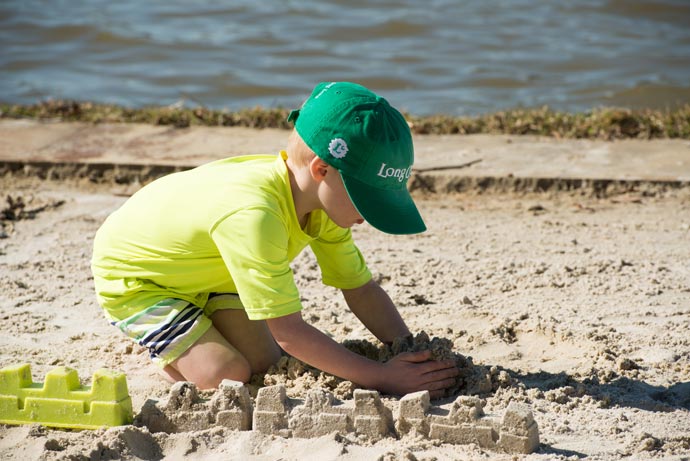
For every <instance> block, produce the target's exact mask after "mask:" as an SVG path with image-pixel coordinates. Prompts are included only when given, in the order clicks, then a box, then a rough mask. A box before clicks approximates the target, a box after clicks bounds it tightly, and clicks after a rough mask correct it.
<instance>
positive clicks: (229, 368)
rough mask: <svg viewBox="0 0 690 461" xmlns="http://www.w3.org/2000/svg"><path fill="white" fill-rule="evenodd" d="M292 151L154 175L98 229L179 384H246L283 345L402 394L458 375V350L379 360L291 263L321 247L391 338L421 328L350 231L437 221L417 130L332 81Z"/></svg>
mask: <svg viewBox="0 0 690 461" xmlns="http://www.w3.org/2000/svg"><path fill="white" fill-rule="evenodd" d="M288 120H289V121H293V122H294V123H295V130H294V131H293V132H292V134H291V135H290V137H289V139H288V145H287V150H286V151H283V152H280V154H279V155H278V156H274V155H271V156H267V155H252V156H242V157H234V158H228V159H224V160H219V161H216V162H212V163H209V164H206V165H202V166H200V167H198V168H195V169H193V170H189V171H185V172H180V173H175V174H171V175H168V176H166V177H163V178H160V179H158V180H156V181H154V182H152V183H150V184H148V185H147V186H145V187H143V188H142V189H141V190H139V191H138V192H137V193H136V194H134V195H133V196H132V197H131V198H130V199H129V200H127V202H126V203H125V204H124V205H123V206H122V207H121V208H120V209H118V210H117V211H115V212H114V213H113V214H111V215H110V216H109V217H108V218H107V219H106V221H105V222H104V224H103V225H102V226H101V228H100V229H99V230H98V232H97V234H96V237H95V241H94V252H93V259H92V271H93V275H94V282H95V286H96V292H97V295H98V301H99V303H100V304H101V306H102V307H103V309H104V310H105V314H106V317H107V318H108V319H109V320H110V321H111V322H112V324H113V325H115V326H117V327H118V328H119V329H120V330H122V331H123V332H124V333H125V334H126V335H128V336H129V337H130V338H132V339H133V340H135V341H136V342H137V343H138V344H140V345H142V346H144V347H146V348H148V350H149V351H150V356H151V359H152V360H153V361H154V362H155V363H156V364H157V365H159V366H160V367H161V368H162V370H163V371H164V373H165V374H166V375H167V376H168V377H169V378H171V379H172V380H175V381H191V382H193V383H195V384H196V385H197V386H199V387H200V388H213V387H217V386H218V384H219V383H220V381H221V380H223V379H226V378H227V379H233V380H237V381H243V382H247V381H248V380H249V379H250V377H251V375H252V374H254V373H258V372H263V371H266V370H267V368H268V367H269V366H270V365H271V364H273V363H275V362H276V361H277V360H278V359H279V357H280V355H281V348H282V349H283V350H284V351H285V352H287V353H289V354H290V355H292V356H294V357H296V358H298V359H300V360H302V361H304V362H306V363H308V364H310V365H312V366H314V367H316V368H319V369H320V370H323V371H325V372H328V373H331V374H334V375H336V376H339V377H341V378H344V379H348V380H351V381H353V382H355V383H357V384H359V385H361V386H364V387H367V388H374V389H378V390H380V391H383V392H386V393H390V394H398V395H401V394H405V393H409V392H415V391H419V390H429V391H430V392H431V395H432V396H441V395H442V394H443V390H444V389H445V388H447V387H449V386H451V385H453V384H454V383H455V377H456V376H457V373H458V371H457V369H456V368H455V363H454V362H453V361H432V360H430V359H431V356H430V353H429V352H428V351H426V352H415V353H404V354H400V355H398V356H396V357H394V358H393V359H392V360H390V361H388V362H386V363H379V362H376V361H373V360H369V359H367V358H365V357H362V356H359V355H357V354H355V353H353V352H350V351H348V350H347V349H346V348H344V347H343V346H342V345H340V344H338V343H337V342H335V341H333V340H332V339H330V338H329V337H328V336H327V335H325V334H324V333H322V332H321V331H320V330H318V329H316V328H314V327H312V326H311V325H309V324H307V323H306V322H305V321H304V320H303V319H302V315H301V310H302V305H301V303H300V296H299V293H298V291H297V287H296V285H295V281H294V277H293V274H292V271H291V269H290V266H289V264H290V262H291V261H292V260H293V259H294V258H295V257H296V256H297V255H298V254H299V253H300V252H301V251H302V250H303V249H304V247H305V246H307V245H309V246H310V247H311V248H312V250H313V252H314V254H315V255H316V258H317V261H318V264H319V267H320V269H321V273H322V279H323V283H324V284H326V285H331V286H334V287H336V288H339V289H340V290H342V293H343V295H344V297H345V300H346V302H347V305H348V307H349V308H350V309H351V310H352V312H353V313H354V314H355V315H356V316H357V317H358V318H359V319H360V320H361V321H362V323H363V324H364V325H365V326H366V327H367V328H368V329H369V331H371V332H372V333H373V334H374V335H375V336H376V337H377V338H378V339H379V340H381V341H383V342H386V343H389V342H392V341H393V339H394V338H396V337H400V336H406V335H409V334H410V331H409V330H408V328H407V326H406V325H405V322H404V321H403V319H402V318H401V316H400V314H399V313H398V311H397V309H396V308H395V306H394V304H393V302H392V301H391V299H390V297H389V296H388V295H387V294H386V292H385V291H384V290H383V289H382V288H381V287H380V286H379V285H378V284H377V283H375V282H374V281H373V280H372V278H371V273H370V272H369V270H368V269H367V266H366V264H365V262H364V259H363V257H362V254H361V253H360V251H359V250H358V248H357V247H356V246H355V244H354V242H353V240H352V235H351V230H350V228H351V227H352V226H353V225H354V224H360V223H362V222H364V220H366V221H367V222H369V224H371V225H372V226H374V227H375V228H377V229H379V230H381V231H383V232H387V233H393V234H412V233H418V232H422V231H424V230H425V229H426V228H425V225H424V222H423V221H422V218H421V216H420V215H419V212H418V211H417V208H416V206H415V204H414V202H413V201H412V198H411V197H410V195H409V193H408V191H407V179H408V177H409V176H410V171H411V167H412V162H413V157H414V153H413V146H412V138H411V135H410V130H409V127H408V125H407V123H406V121H405V120H404V118H403V116H402V115H401V114H400V112H398V111H397V110H396V109H394V108H393V107H391V106H390V105H389V104H388V102H387V101H386V100H385V99H383V98H381V97H380V96H377V95H376V94H374V93H372V92H371V91H369V90H368V89H366V88H364V87H362V86H360V85H357V84H354V83H347V82H333V83H321V84H319V85H318V86H317V87H316V88H315V89H314V91H313V93H312V94H311V96H310V97H309V98H308V99H307V100H306V101H305V103H304V104H303V105H302V107H301V109H299V110H295V111H293V112H291V113H290V116H289V118H288Z"/></svg>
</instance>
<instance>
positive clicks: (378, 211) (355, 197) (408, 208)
mask: <svg viewBox="0 0 690 461" xmlns="http://www.w3.org/2000/svg"><path fill="white" fill-rule="evenodd" d="M341 176H342V178H343V183H345V189H346V190H347V193H348V195H349V196H350V200H352V203H354V205H355V208H357V211H358V212H359V214H361V215H362V217H363V218H364V219H365V220H366V221H367V222H368V223H369V224H371V225H372V226H374V227H375V228H376V229H378V230H380V231H382V232H386V233H387V234H418V233H420V232H424V231H425V230H426V225H425V224H424V220H422V216H421V215H420V214H419V210H417V206H416V205H415V204H414V201H413V200H412V197H410V193H409V192H408V191H407V189H400V190H387V189H379V188H376V187H372V186H370V185H368V184H365V183H363V182H361V181H359V180H357V179H355V178H353V177H351V176H346V175H343V174H341Z"/></svg>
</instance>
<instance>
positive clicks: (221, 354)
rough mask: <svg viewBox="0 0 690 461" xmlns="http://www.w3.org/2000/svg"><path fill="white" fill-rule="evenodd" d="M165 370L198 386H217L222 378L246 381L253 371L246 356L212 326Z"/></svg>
mask: <svg viewBox="0 0 690 461" xmlns="http://www.w3.org/2000/svg"><path fill="white" fill-rule="evenodd" d="M163 371H164V372H166V373H167V374H168V376H169V377H170V378H172V379H173V380H175V381H182V380H184V381H191V382H193V383H194V384H196V385H197V387H198V388H199V389H212V388H216V387H218V385H219V384H220V382H221V381H222V380H223V379H232V380H234V381H242V382H247V381H249V378H251V374H252V370H251V367H250V365H249V362H248V361H247V359H246V358H245V357H244V356H243V355H242V354H241V353H240V352H239V351H238V350H237V349H236V348H235V347H233V346H232V345H231V344H230V343H229V342H228V341H227V340H226V339H225V338H224V337H223V335H222V334H221V333H219V332H218V330H217V329H216V328H215V327H213V326H211V327H210V328H209V329H208V330H206V332H205V333H204V334H203V335H202V336H201V337H200V338H199V339H198V340H196V342H195V343H194V344H193V345H192V346H191V347H190V348H189V349H187V350H186V351H185V352H184V353H182V355H180V356H179V357H178V358H177V359H175V360H174V361H173V362H172V363H171V364H170V365H168V366H166V367H165V368H164V370H163Z"/></svg>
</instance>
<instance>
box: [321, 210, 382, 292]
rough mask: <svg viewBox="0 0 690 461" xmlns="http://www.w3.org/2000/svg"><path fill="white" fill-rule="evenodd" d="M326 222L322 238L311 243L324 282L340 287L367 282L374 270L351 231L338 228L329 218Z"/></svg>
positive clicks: (352, 286)
mask: <svg viewBox="0 0 690 461" xmlns="http://www.w3.org/2000/svg"><path fill="white" fill-rule="evenodd" d="M324 222H325V223H324V225H323V228H322V229H321V233H320V235H319V237H318V238H316V239H314V240H313V241H312V242H311V244H310V245H311V248H312V251H313V252H314V255H315V256H316V260H317V262H318V263H319V267H320V268H321V278H322V281H323V283H324V284H325V285H330V286H332V287H335V288H340V289H350V288H358V287H360V286H362V285H364V284H365V283H367V282H368V281H369V280H370V279H371V272H370V271H369V268H368V267H367V265H366V262H365V261H364V257H363V256H362V253H361V252H360V251H359V248H357V246H356V245H355V242H354V240H353V239H352V231H351V230H350V229H344V228H342V227H339V226H338V225H337V224H335V223H334V222H333V221H331V220H330V219H325V220H324Z"/></svg>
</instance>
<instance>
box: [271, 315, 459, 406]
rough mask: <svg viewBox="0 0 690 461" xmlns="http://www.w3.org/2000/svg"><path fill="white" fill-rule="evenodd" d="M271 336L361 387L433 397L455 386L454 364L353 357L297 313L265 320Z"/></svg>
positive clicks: (419, 355) (416, 355)
mask: <svg viewBox="0 0 690 461" xmlns="http://www.w3.org/2000/svg"><path fill="white" fill-rule="evenodd" d="M266 323H267V324H268V328H269V329H270V330H271V334H272V335H273V337H274V338H275V340H276V341H277V342H278V344H279V345H280V347H282V348H283V350H285V351H286V352H287V353H289V354H290V355H292V356H294V357H296V358H298V359H300V360H302V361H304V362H306V363H308V364H309V365H312V366H314V367H316V368H318V369H320V370H322V371H325V372H327V373H331V374H334V375H336V376H339V377H341V378H344V379H348V380H350V381H353V382H355V383H357V384H360V385H362V386H365V387H368V388H373V389H378V390H380V391H383V392H387V393H391V394H397V395H402V394H406V393H409V392H416V391H420V390H429V391H430V393H431V396H432V398H434V397H440V396H441V395H442V394H443V389H445V388H447V387H450V386H451V385H453V384H454V383H455V379H454V377H455V376H457V374H458V370H457V368H456V366H455V362H454V361H452V360H450V361H438V362H437V361H431V360H429V359H430V358H431V353H430V352H429V351H424V352H409V353H404V354H400V355H398V356H396V357H394V358H393V359H392V360H390V361H388V362H386V363H379V362H375V361H373V360H369V359H367V358H365V357H362V356H360V355H357V354H355V353H354V352H351V351H349V350H347V349H346V348H344V347H343V346H342V345H340V344H338V343H337V342H335V341H333V340H332V339H331V338H329V337H328V336H326V335H325V334H324V333H322V332H321V331H320V330H318V329H316V328H314V327H312V326H311V325H309V324H307V323H306V322H304V320H303V319H302V315H301V314H300V313H299V312H297V313H294V314H290V315H286V316H284V317H279V318H275V319H269V320H266Z"/></svg>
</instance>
